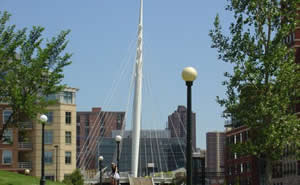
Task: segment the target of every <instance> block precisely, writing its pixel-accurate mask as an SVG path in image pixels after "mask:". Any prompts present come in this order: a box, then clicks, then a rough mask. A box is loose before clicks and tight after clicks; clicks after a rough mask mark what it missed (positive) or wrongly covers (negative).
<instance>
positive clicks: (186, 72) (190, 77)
mask: <svg viewBox="0 0 300 185" xmlns="http://www.w3.org/2000/svg"><path fill="white" fill-rule="evenodd" d="M196 77H197V71H196V70H195V69H194V68H193V67H186V68H184V69H183V71H182V78H183V80H184V81H185V82H186V86H187V126H186V184H187V185H192V85H193V81H194V80H195V79H196Z"/></svg>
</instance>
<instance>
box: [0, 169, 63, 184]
mask: <svg viewBox="0 0 300 185" xmlns="http://www.w3.org/2000/svg"><path fill="white" fill-rule="evenodd" d="M39 184H40V179H39V178H36V177H32V176H25V175H21V174H17V173H13V172H7V171H3V170H0V185H39ZM46 185H64V184H62V183H58V182H53V181H46Z"/></svg>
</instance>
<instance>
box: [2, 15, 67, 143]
mask: <svg viewBox="0 0 300 185" xmlns="http://www.w3.org/2000/svg"><path fill="white" fill-rule="evenodd" d="M9 17H10V15H9V14H8V13H7V12H0V102H6V103H8V105H9V106H10V107H11V109H12V110H13V114H12V115H11V116H10V118H9V121H8V124H5V127H8V126H17V124H16V123H17V122H19V121H26V120H35V119H36V118H37V115H38V114H40V113H44V112H45V111H46V110H45V108H46V107H47V106H49V105H52V104H54V103H56V102H55V101H47V100H46V96H48V95H51V94H55V93H58V92H60V91H61V90H62V89H63V88H64V87H65V86H64V85H62V84H61V81H62V79H63V77H64V75H63V68H64V67H65V66H67V65H69V64H71V61H70V57H71V55H70V54H69V53H66V52H64V50H65V48H66V46H67V43H68V42H67V41H66V36H67V35H68V33H69V32H70V31H69V30H68V31H61V32H60V33H59V34H58V35H57V36H55V37H53V38H52V39H50V40H47V41H44V39H43V38H41V37H42V32H43V30H44V28H42V27H39V26H37V27H36V26H33V28H32V29H31V30H30V31H29V32H28V31H27V29H26V28H24V29H21V30H16V26H15V25H12V26H9V25H8V21H9ZM19 126H20V125H19ZM4 129H5V128H4ZM4 129H3V130H4ZM3 130H2V133H1V132H0V139H1V137H2V134H3Z"/></svg>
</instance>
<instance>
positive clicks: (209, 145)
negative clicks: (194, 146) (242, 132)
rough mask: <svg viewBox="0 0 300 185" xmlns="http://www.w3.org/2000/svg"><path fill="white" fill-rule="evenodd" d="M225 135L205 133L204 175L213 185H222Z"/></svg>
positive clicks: (221, 133) (222, 133)
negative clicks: (205, 174)
mask: <svg viewBox="0 0 300 185" xmlns="http://www.w3.org/2000/svg"><path fill="white" fill-rule="evenodd" d="M224 149H225V133H224V132H208V133H206V173H207V174H208V176H207V177H208V179H209V181H210V182H211V183H213V184H223V183H224Z"/></svg>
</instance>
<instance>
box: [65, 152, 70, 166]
mask: <svg viewBox="0 0 300 185" xmlns="http://www.w3.org/2000/svg"><path fill="white" fill-rule="evenodd" d="M65 164H71V152H65Z"/></svg>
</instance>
